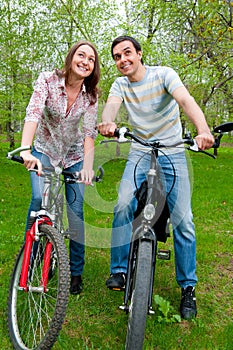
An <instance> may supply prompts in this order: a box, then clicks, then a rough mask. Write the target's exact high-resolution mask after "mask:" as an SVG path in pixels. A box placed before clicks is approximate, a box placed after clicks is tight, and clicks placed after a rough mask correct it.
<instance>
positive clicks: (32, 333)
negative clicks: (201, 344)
mask: <svg viewBox="0 0 233 350" xmlns="http://www.w3.org/2000/svg"><path fill="white" fill-rule="evenodd" d="M39 232H40V235H39V240H38V241H36V242H34V245H33V248H32V253H31V262H30V266H29V272H28V282H27V290H26V291H25V290H22V288H20V287H19V280H20V274H21V268H22V262H23V253H24V245H23V246H22V248H21V250H20V252H19V254H18V256H17V259H16V262H15V266H14V269H13V273H12V276H11V281H10V288H9V296H8V329H9V335H10V338H11V341H12V344H13V346H14V349H17V350H32V349H40V350H42V349H51V348H52V346H53V344H54V343H55V341H56V339H57V336H58V334H59V331H60V330H61V328H62V324H63V321H64V317H65V313H66V308H67V304H68V296H69V289H68V288H69V261H68V253H67V249H66V245H65V242H64V240H63V238H62V237H61V235H60V233H59V232H57V230H56V229H55V228H53V227H51V226H49V225H41V226H40V227H39ZM48 242H51V243H52V251H51V254H50V267H49V272H48V284H47V288H46V290H43V288H41V281H42V279H43V272H42V270H43V264H44V254H45V248H46V246H47V243H48Z"/></svg>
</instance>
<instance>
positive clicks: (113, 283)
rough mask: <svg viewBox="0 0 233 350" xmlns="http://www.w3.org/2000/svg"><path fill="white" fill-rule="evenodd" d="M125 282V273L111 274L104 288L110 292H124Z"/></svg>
mask: <svg viewBox="0 0 233 350" xmlns="http://www.w3.org/2000/svg"><path fill="white" fill-rule="evenodd" d="M125 280H126V276H125V273H123V272H120V273H115V274H111V275H110V277H109V279H107V281H106V286H107V288H109V289H112V290H119V291H120V290H124V289H125Z"/></svg>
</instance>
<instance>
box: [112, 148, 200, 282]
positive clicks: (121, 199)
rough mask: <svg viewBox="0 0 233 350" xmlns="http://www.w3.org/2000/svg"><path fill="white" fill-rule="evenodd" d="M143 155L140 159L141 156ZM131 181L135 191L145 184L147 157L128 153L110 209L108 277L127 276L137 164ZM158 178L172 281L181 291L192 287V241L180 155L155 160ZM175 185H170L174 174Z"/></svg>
mask: <svg viewBox="0 0 233 350" xmlns="http://www.w3.org/2000/svg"><path fill="white" fill-rule="evenodd" d="M143 155H144V156H143ZM139 159H140V162H139V164H138V166H137V171H136V174H135V179H136V183H137V187H138V188H139V187H140V184H141V183H142V182H143V181H144V180H145V178H146V175H147V172H148V170H149V168H150V154H146V155H145V153H143V152H141V151H131V152H130V154H129V157H128V160H127V163H126V167H125V170H124V174H123V176H122V180H121V183H120V188H119V192H118V202H117V204H116V206H115V208H114V219H113V224H112V242H111V273H112V274H114V273H119V272H124V273H126V272H127V262H128V254H129V246H130V244H129V243H130V239H131V234H132V221H133V219H134V212H135V210H136V208H137V200H136V198H135V189H136V188H135V183H134V175H133V174H134V169H135V165H136V164H137V162H138V160H139ZM158 163H159V165H160V172H161V178H162V179H163V183H164V186H165V187H166V192H167V203H168V207H169V211H170V216H171V223H172V227H173V238H174V250H175V265H176V280H177V283H178V284H179V286H180V287H181V288H186V287H187V286H195V285H196V283H197V276H196V238H195V230H194V224H193V215H192V209H191V189H190V181H189V173H188V167H187V162H186V157H185V153H184V152H180V153H177V154H172V155H169V159H168V158H167V157H166V156H164V155H162V156H159V157H158ZM173 167H174V169H175V183H174V185H172V184H173V182H174V170H173Z"/></svg>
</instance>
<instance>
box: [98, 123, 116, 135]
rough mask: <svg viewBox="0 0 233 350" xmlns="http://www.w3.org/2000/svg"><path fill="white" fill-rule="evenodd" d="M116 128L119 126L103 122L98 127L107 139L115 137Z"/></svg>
mask: <svg viewBox="0 0 233 350" xmlns="http://www.w3.org/2000/svg"><path fill="white" fill-rule="evenodd" d="M116 128H117V125H116V123H114V122H103V123H100V124H99V125H98V130H99V132H100V133H101V135H103V136H106V137H114V132H115V130H116Z"/></svg>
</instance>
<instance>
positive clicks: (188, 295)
mask: <svg viewBox="0 0 233 350" xmlns="http://www.w3.org/2000/svg"><path fill="white" fill-rule="evenodd" d="M181 291H182V297H181V303H180V314H181V317H182V318H184V319H185V320H191V319H192V318H194V317H196V315H197V306H196V298H195V288H194V287H192V286H188V287H187V288H185V289H184V288H182V290H181Z"/></svg>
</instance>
